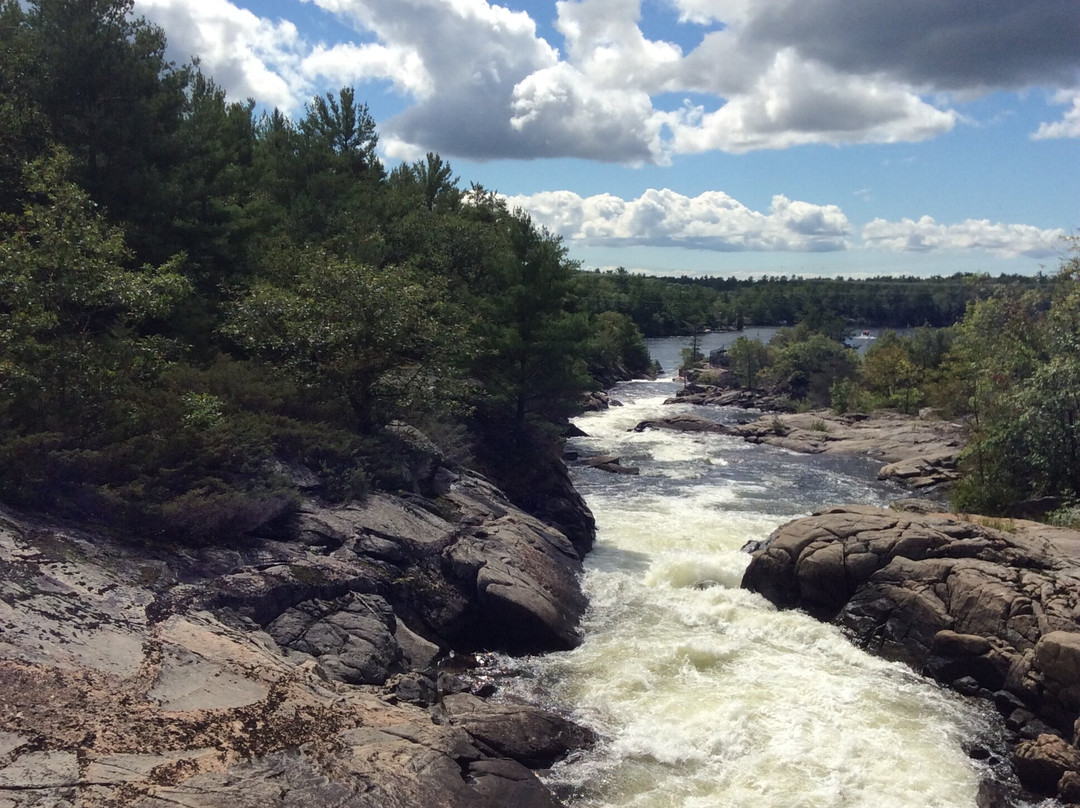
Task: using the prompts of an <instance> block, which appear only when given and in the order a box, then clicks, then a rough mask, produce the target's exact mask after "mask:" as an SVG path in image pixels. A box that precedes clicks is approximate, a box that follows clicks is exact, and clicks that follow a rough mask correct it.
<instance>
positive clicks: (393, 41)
mask: <svg viewBox="0 0 1080 808" xmlns="http://www.w3.org/2000/svg"><path fill="white" fill-rule="evenodd" d="M135 11H136V13H137V14H140V15H143V16H145V17H146V18H148V19H149V20H151V21H152V22H155V23H157V24H159V25H161V26H162V27H163V28H164V29H165V32H166V34H167V36H168V38H169V43H170V57H171V58H173V59H174V60H176V61H178V62H186V61H187V60H188V59H189V58H191V57H192V56H196V55H197V56H198V57H199V58H200V60H201V64H202V66H203V68H204V70H205V71H206V72H208V73H210V74H211V75H213V76H214V77H215V78H216V79H217V80H218V82H219V83H220V84H221V85H223V86H224V87H225V88H226V89H227V90H228V91H229V93H230V96H231V97H233V98H236V99H243V98H247V97H251V98H254V99H255V100H256V101H257V102H258V103H259V104H260V105H262V106H265V107H274V106H277V107H280V108H282V109H284V110H285V111H287V112H289V113H290V114H293V115H295V116H299V115H302V114H303V110H304V104H305V102H306V101H308V100H310V99H311V98H312V97H313V96H314V95H315V94H318V93H326V92H335V91H336V90H337V89H338V88H340V87H342V86H345V85H349V86H353V87H355V88H356V90H357V93H358V95H359V97H360V98H362V99H363V100H365V101H366V103H367V104H368V106H369V109H370V111H371V113H372V115H373V117H374V118H375V120H376V122H377V123H378V126H379V133H380V149H381V155H382V157H383V159H384V161H385V162H386V164H387V165H388V166H393V165H396V164H397V163H398V162H400V161H402V160H413V159H417V158H419V157H420V156H422V155H423V154H424V153H425V152H427V151H436V152H439V153H440V154H441V155H442V156H443V157H444V158H446V159H448V160H449V161H450V162H451V164H452V166H453V167H454V170H455V173H456V174H458V175H459V176H460V177H461V179H462V181H463V182H464V183H466V184H467V183H469V182H479V183H480V184H482V185H484V186H485V187H486V188H488V189H493V190H496V191H498V192H500V193H502V194H504V195H506V196H507V197H508V199H509V201H510V202H511V204H513V205H516V206H520V207H522V208H525V209H526V210H528V211H530V212H531V213H532V215H533V216H534V218H535V219H536V220H537V221H538V222H539V223H541V224H543V225H545V226H547V227H548V228H549V229H551V230H552V231H553V232H556V233H558V234H560V235H561V236H562V237H563V239H564V242H565V244H566V246H567V247H568V249H569V251H570V254H571V256H573V257H574V258H576V259H578V260H580V261H581V262H582V263H583V265H584V266H586V267H589V268H592V267H614V266H625V267H626V268H628V269H631V270H634V271H643V272H650V273H656V274H682V273H687V274H693V275H698V274H721V275H725V276H726V275H732V274H734V275H741V276H745V275H754V274H762V273H769V274H803V275H811V274H824V275H846V276H851V275H874V274H915V275H932V274H950V273H952V272H956V271H984V272H990V273H992V274H997V273H1000V272H1022V273H1033V272H1036V271H1039V270H1040V269H1044V270H1046V271H1053V270H1054V269H1055V268H1056V267H1057V265H1058V262H1059V260H1060V256H1061V254H1062V250H1063V249H1064V244H1063V242H1062V237H1063V236H1065V235H1069V234H1075V233H1076V232H1077V229H1078V228H1080V170H1078V167H1080V47H1077V45H1078V43H1080V3H1078V2H1076V0H1024V2H1022V3H1006V2H1004V1H1003V0H891V2H889V3H884V2H881V1H880V0H562V1H560V2H556V1H555V0H543V1H541V0H532V1H531V2H522V1H521V0H505V2H503V3H501V4H499V3H493V2H489V1H488V0H261V1H260V2H255V0H232V1H231V2H230V0H136V2H135Z"/></svg>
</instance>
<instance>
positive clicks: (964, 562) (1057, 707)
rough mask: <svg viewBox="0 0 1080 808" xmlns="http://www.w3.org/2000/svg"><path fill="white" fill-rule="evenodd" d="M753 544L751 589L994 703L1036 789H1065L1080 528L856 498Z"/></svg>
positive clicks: (1075, 667)
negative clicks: (918, 510) (906, 508)
mask: <svg viewBox="0 0 1080 808" xmlns="http://www.w3.org/2000/svg"><path fill="white" fill-rule="evenodd" d="M983 521H987V520H983ZM750 549H752V555H753V558H752V560H751V563H750V566H749V567H748V568H747V571H746V573H745V576H744V578H743V586H744V587H745V588H748V589H751V590H753V591H756V592H760V593H761V594H762V595H764V596H765V597H766V598H768V599H769V600H770V601H772V602H773V603H775V604H776V605H777V606H780V607H781V608H802V609H805V610H806V611H807V612H809V613H811V614H813V615H815V616H817V617H820V618H822V619H826V620H833V621H835V622H837V623H838V624H840V625H841V626H843V627H845V628H846V629H847V630H848V631H849V632H850V633H851V635H852V637H853V639H854V640H855V641H856V642H858V643H859V644H861V645H863V646H865V647H867V648H869V649H871V650H873V651H875V652H877V653H880V654H882V655H884V656H887V657H889V658H893V659H899V660H903V661H905V662H907V663H909V664H911V665H912V666H914V667H915V668H917V669H919V670H922V671H924V672H925V673H927V674H929V675H931V676H933V677H935V678H936V679H938V680H939V681H942V682H944V683H946V684H949V685H951V686H953V687H954V688H956V689H957V690H959V691H961V692H964V693H966V694H969V695H976V696H981V697H984V698H987V699H992V700H993V701H994V703H995V705H996V706H997V708H998V709H999V711H1000V712H1001V713H1002V715H1003V716H1004V717H1005V719H1006V724H1007V726H1008V727H1009V728H1010V729H1011V730H1012V731H1013V732H1014V736H1013V741H1014V742H1016V743H1017V744H1018V745H1017V746H1016V747H1015V750H1014V752H1013V758H1014V763H1015V768H1016V771H1017V774H1018V775H1019V776H1020V778H1021V782H1022V783H1024V785H1025V786H1027V787H1028V788H1030V789H1032V790H1033V791H1036V792H1040V793H1056V792H1057V791H1058V786H1059V781H1060V783H1061V787H1062V788H1064V787H1065V785H1067V783H1065V782H1064V780H1063V779H1062V778H1063V777H1064V775H1065V773H1066V772H1071V773H1072V774H1071V775H1070V777H1069V778H1067V779H1069V781H1070V782H1071V781H1072V780H1073V779H1074V778H1075V777H1076V773H1077V772H1080V750H1077V749H1076V741H1077V737H1076V734H1077V729H1078V728H1080V727H1078V725H1077V720H1078V718H1080V532H1077V531H1071V530H1066V529H1064V528H1054V527H1050V526H1047V525H1042V524H1038V523H1034V522H1022V521H1012V520H996V521H995V520H989V524H984V523H980V521H979V520H977V519H964V518H961V517H958V516H955V515H949V514H924V515H920V514H912V513H898V512H894V511H890V510H883V509H879V508H870V507H861V506H847V507H843V508H833V509H829V510H826V511H822V512H820V513H817V514H815V515H813V516H810V517H807V518H804V519H799V520H796V521H794V522H791V523H789V524H787V525H784V526H783V527H781V528H779V529H778V530H777V531H776V532H775V533H773V535H772V536H771V537H769V539H768V540H767V541H766V542H764V543H762V545H761V546H759V547H755V548H750ZM1044 736H1055V737H1058V738H1059V740H1048V739H1047V738H1046V737H1044ZM1060 739H1063V740H1060ZM1062 744H1064V746H1062ZM1065 747H1067V749H1065ZM1074 764H1075V765H1074ZM1055 772H1056V774H1054V773H1055ZM1051 780H1053V784H1052V785H1053V787H1052V788H1051V787H1049V786H1048V783H1050V781H1051Z"/></svg>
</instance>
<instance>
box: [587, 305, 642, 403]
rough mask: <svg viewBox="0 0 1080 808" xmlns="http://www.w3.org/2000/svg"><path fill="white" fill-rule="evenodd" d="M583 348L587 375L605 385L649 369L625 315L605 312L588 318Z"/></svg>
mask: <svg viewBox="0 0 1080 808" xmlns="http://www.w3.org/2000/svg"><path fill="white" fill-rule="evenodd" d="M589 331H590V336H589V341H588V345H587V348H586V350H587V355H588V368H589V373H590V374H591V375H592V377H593V378H594V379H596V380H597V381H599V382H601V383H602V384H604V385H605V386H610V385H611V384H614V383H615V382H616V381H619V380H623V379H632V378H635V377H639V376H643V375H647V374H649V373H651V372H652V370H653V363H652V359H651V357H650V356H649V349H648V348H647V347H646V345H645V340H644V339H643V338H642V336H641V332H640V331H638V329H637V326H635V325H634V321H633V320H631V319H630V317H629V316H628V315H626V314H620V313H619V312H615V311H605V312H602V313H600V314H598V315H596V316H595V317H593V318H592V321H591V323H590V326H589Z"/></svg>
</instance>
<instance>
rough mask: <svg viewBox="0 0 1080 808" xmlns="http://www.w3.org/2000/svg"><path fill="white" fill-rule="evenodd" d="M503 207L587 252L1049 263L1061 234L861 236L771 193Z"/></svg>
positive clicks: (836, 216) (924, 228)
mask: <svg viewBox="0 0 1080 808" xmlns="http://www.w3.org/2000/svg"><path fill="white" fill-rule="evenodd" d="M506 201H507V204H508V205H510V206H511V207H513V208H521V209H522V210H524V211H526V212H528V213H529V214H530V215H531V216H532V217H533V220H534V221H535V222H536V223H537V224H540V225H542V226H544V227H546V228H547V229H548V230H550V231H551V232H553V233H556V234H558V235H559V236H562V237H563V238H564V239H566V240H567V242H570V243H575V244H578V245H582V246H589V247H642V246H644V247H681V248H684V249H696V250H712V251H716V252H743V251H747V252H758V251H762V252H765V251H768V252H772V251H782V252H832V251H840V250H850V249H857V248H863V249H879V250H888V251H892V252H906V253H930V252H984V253H989V254H991V255H995V256H998V257H1001V258H1016V257H1020V256H1023V257H1027V258H1050V257H1053V256H1055V255H1057V253H1058V251H1059V250H1060V248H1061V243H1062V239H1063V238H1064V237H1065V235H1066V233H1065V231H1063V230H1060V229H1040V228H1037V227H1033V226H1030V225H1023V224H1003V223H1000V222H990V221H987V220H975V219H969V220H967V221H964V222H961V223H959V224H939V223H937V222H936V221H935V220H934V219H933V218H931V217H930V216H923V217H922V218H920V219H917V220H915V219H902V220H900V221H887V220H885V219H874V220H873V221H872V222H870V223H869V224H867V225H865V226H864V227H863V228H862V230H861V233H856V228H855V227H854V226H853V225H852V223H851V222H850V221H849V220H848V218H847V216H846V215H845V214H844V212H843V210H841V209H840V208H839V207H838V206H837V205H818V204H814V203H811V202H802V201H798V200H792V199H789V198H787V197H786V196H783V195H776V196H774V197H773V198H772V203H771V204H770V205H769V209H768V210H767V211H764V212H763V211H756V210H752V209H751V208H748V207H747V206H746V205H744V204H743V203H741V202H739V201H738V200H737V199H734V198H733V197H731V196H729V195H728V194H725V193H723V192H721V191H710V192H707V193H703V194H700V195H698V196H694V197H689V196H685V195H683V194H679V193H676V192H675V191H672V190H670V189H667V188H665V189H662V190H656V189H649V190H647V191H645V193H643V194H642V195H641V196H639V197H637V198H636V199H629V200H627V199H622V198H620V197H618V196H614V195H612V194H597V195H595V196H586V197H583V196H580V195H578V194H576V193H574V192H572V191H544V192H541V193H537V194H532V195H528V196H510V197H506Z"/></svg>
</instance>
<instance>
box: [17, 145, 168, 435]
mask: <svg viewBox="0 0 1080 808" xmlns="http://www.w3.org/2000/svg"><path fill="white" fill-rule="evenodd" d="M68 166H69V161H68V159H67V157H66V156H65V155H64V154H62V153H61V154H57V155H54V156H51V157H49V158H46V159H43V160H40V161H37V162H35V163H33V164H31V166H30V167H29V168H28V170H27V180H26V184H27V188H28V190H29V193H30V194H31V197H32V198H33V199H35V200H36V201H34V202H33V203H31V204H28V205H27V206H26V208H25V210H24V211H23V212H22V214H20V215H4V216H3V217H2V218H0V229H2V230H3V232H4V233H5V238H4V240H3V242H2V243H0V312H2V313H3V322H4V326H3V328H0V378H2V379H3V385H2V387H0V413H2V414H3V416H4V418H5V421H6V423H7V424H8V425H9V428H14V429H17V430H30V431H37V430H46V431H48V430H55V429H58V428H62V429H65V430H68V431H74V432H76V433H87V432H90V431H94V430H98V429H101V428H102V426H103V424H104V423H105V420H107V418H108V415H107V411H108V410H110V409H113V408H115V406H116V405H117V400H118V399H121V398H122V397H123V396H124V395H125V393H126V392H127V389H128V387H129V386H131V385H136V384H139V383H141V382H143V381H145V380H146V379H147V378H149V377H152V376H153V374H154V372H155V370H156V368H157V367H160V366H162V365H163V364H164V363H165V362H166V357H167V356H168V352H169V345H168V343H167V342H166V341H164V340H162V339H160V338H156V337H149V336H140V335H139V334H138V333H137V331H136V330H135V329H136V328H137V327H138V326H139V325H140V324H142V323H145V322H147V321H149V320H153V319H156V318H160V317H163V316H164V315H166V314H167V313H168V312H169V310H170V309H171V308H172V307H173V306H174V305H175V304H176V303H177V302H178V301H179V300H181V299H182V298H183V297H184V296H185V295H186V294H187V293H188V291H189V286H188V284H187V281H186V280H185V279H184V278H183V277H182V276H181V275H180V274H178V273H177V272H176V271H175V267H176V265H177V264H179V262H180V260H181V259H180V258H177V259H174V260H173V261H172V262H170V263H169V264H166V265H164V266H161V267H150V266H144V267H142V268H141V269H132V268H130V266H129V263H130V260H131V255H130V252H129V251H128V249H127V247H126V246H125V244H124V240H123V235H122V233H121V231H120V230H119V229H118V228H116V227H113V226H111V225H109V224H108V223H106V222H105V221H104V219H103V218H102V217H101V215H100V214H99V213H98V212H97V211H96V210H95V209H94V208H93V206H92V205H91V203H90V201H89V200H88V199H87V196H86V194H85V193H84V192H83V191H81V190H80V189H79V188H78V187H77V186H75V185H74V184H73V183H71V182H70V181H69V180H67V179H66V175H67V170H68Z"/></svg>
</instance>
